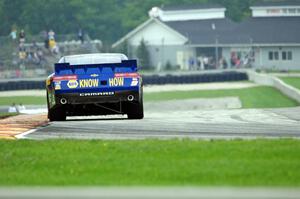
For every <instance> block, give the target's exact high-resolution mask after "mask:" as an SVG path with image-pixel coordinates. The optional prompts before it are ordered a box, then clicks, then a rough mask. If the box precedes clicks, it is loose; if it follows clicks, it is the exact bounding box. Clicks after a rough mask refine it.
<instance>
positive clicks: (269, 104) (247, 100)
mask: <svg viewBox="0 0 300 199" xmlns="http://www.w3.org/2000/svg"><path fill="white" fill-rule="evenodd" d="M229 96H236V97H239V98H240V100H241V102H242V106H243V108H277V107H293V106H297V105H298V103H297V102H296V101H294V100H292V99H290V98H288V97H287V96H285V95H284V94H282V93H281V92H280V91H278V90H277V89H275V88H273V87H268V86H259V87H252V88H245V89H232V90H201V91H180V92H178V91H172V92H161V93H145V101H160V100H173V99H190V98H215V97H229Z"/></svg>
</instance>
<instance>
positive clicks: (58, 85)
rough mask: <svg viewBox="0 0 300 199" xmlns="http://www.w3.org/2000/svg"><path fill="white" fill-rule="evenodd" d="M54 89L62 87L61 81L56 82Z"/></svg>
mask: <svg viewBox="0 0 300 199" xmlns="http://www.w3.org/2000/svg"><path fill="white" fill-rule="evenodd" d="M54 89H55V90H60V89H61V85H60V82H54Z"/></svg>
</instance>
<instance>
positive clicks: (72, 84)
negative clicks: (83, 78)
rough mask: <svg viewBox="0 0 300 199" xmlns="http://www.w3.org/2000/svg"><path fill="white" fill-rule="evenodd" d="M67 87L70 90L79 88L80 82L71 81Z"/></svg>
mask: <svg viewBox="0 0 300 199" xmlns="http://www.w3.org/2000/svg"><path fill="white" fill-rule="evenodd" d="M67 86H68V87H69V88H77V87H78V81H77V80H74V79H72V80H69V81H68V83H67Z"/></svg>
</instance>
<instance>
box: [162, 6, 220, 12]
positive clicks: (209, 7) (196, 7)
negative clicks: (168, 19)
mask: <svg viewBox="0 0 300 199" xmlns="http://www.w3.org/2000/svg"><path fill="white" fill-rule="evenodd" d="M213 8H225V7H224V6H221V5H218V4H186V5H180V6H178V5H166V6H162V7H161V9H162V10H164V11H178V10H199V9H213Z"/></svg>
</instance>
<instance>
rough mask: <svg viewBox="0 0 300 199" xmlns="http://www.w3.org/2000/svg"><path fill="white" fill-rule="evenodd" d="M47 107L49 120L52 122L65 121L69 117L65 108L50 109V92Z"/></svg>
mask: <svg viewBox="0 0 300 199" xmlns="http://www.w3.org/2000/svg"><path fill="white" fill-rule="evenodd" d="M47 106H48V119H49V120H50V121H51V122H52V121H65V120H66V118H67V116H66V111H65V109H64V108H63V107H56V108H51V109H50V104H49V98H48V91H47Z"/></svg>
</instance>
